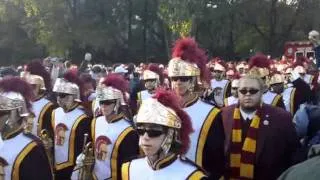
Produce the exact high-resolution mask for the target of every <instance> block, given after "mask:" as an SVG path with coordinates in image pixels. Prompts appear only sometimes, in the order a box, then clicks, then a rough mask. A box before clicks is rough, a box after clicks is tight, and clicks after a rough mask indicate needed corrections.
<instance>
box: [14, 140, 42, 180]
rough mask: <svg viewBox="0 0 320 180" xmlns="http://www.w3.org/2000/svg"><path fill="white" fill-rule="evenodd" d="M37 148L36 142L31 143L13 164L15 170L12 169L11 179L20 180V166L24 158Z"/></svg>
mask: <svg viewBox="0 0 320 180" xmlns="http://www.w3.org/2000/svg"><path fill="white" fill-rule="evenodd" d="M36 146H37V143H36V142H31V143H29V144H28V145H27V146H26V147H25V148H24V149H23V150H22V151H21V152H20V153H19V155H18V156H17V159H16V160H15V162H14V164H13V169H12V174H11V178H12V179H14V180H19V179H20V176H19V175H20V165H21V163H22V161H23V160H24V158H25V157H26V156H27V155H28V154H29V153H30V152H31V150H32V149H33V148H34V147H36Z"/></svg>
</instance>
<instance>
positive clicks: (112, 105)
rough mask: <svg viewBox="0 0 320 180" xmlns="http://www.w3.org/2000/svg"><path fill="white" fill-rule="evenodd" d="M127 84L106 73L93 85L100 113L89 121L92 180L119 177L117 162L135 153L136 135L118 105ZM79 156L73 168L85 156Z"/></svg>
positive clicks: (126, 159)
mask: <svg viewBox="0 0 320 180" xmlns="http://www.w3.org/2000/svg"><path fill="white" fill-rule="evenodd" d="M128 86H129V84H128V82H127V81H126V79H124V77H123V76H121V75H118V74H110V75H108V76H107V77H105V78H104V80H103V81H102V83H101V85H99V86H98V87H97V90H96V94H97V97H96V98H97V99H96V101H97V102H98V103H99V104H100V109H101V111H102V114H103V116H100V117H97V118H95V119H93V121H92V123H91V136H92V139H93V145H94V146H93V147H94V155H95V157H94V158H95V163H94V165H93V167H92V172H90V174H92V177H93V178H94V179H98V180H100V179H101V180H104V179H115V180H117V179H119V180H120V179H121V173H120V172H121V165H122V164H123V163H124V162H127V161H129V160H131V159H132V158H135V157H137V156H138V155H139V146H138V144H139V137H138V135H137V133H136V131H134V129H133V127H132V125H131V124H130V122H129V121H128V120H127V119H126V118H125V116H124V114H123V112H122V108H121V106H123V105H126V103H125V102H124V101H125V99H126V98H125V93H126V92H127V90H128ZM80 156H81V157H80V159H81V160H80V162H79V163H78V164H77V167H76V169H77V168H81V166H82V164H84V163H83V160H84V158H85V157H84V156H83V155H82V154H81V155H80ZM78 159H79V158H78ZM77 161H78V160H77ZM78 174H80V173H79V171H75V172H74V173H73V177H72V178H73V179H78V178H76V177H77V175H78Z"/></svg>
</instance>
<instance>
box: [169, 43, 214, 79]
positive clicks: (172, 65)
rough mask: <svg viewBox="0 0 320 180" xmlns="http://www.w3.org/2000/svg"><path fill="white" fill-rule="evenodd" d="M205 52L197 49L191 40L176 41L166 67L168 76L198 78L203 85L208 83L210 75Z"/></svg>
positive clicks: (196, 45)
mask: <svg viewBox="0 0 320 180" xmlns="http://www.w3.org/2000/svg"><path fill="white" fill-rule="evenodd" d="M206 64H207V56H206V54H205V51H204V50H202V49H200V48H199V47H198V44H197V43H196V41H195V40H194V39H193V38H183V39H179V40H177V41H176V43H175V46H174V48H173V52H172V59H171V60H170V61H169V65H168V76H169V77H175V76H191V77H199V78H200V80H201V81H202V82H198V83H203V82H206V83H207V84H209V82H210V73H209V71H208V68H207V67H206Z"/></svg>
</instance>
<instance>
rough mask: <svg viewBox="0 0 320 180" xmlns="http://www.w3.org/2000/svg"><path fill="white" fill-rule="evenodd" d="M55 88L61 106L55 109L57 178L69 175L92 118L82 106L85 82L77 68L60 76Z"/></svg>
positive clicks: (67, 177)
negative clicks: (79, 76)
mask: <svg viewBox="0 0 320 180" xmlns="http://www.w3.org/2000/svg"><path fill="white" fill-rule="evenodd" d="M53 92H55V93H56V95H57V101H58V104H59V107H58V108H57V109H55V110H53V112H52V127H53V129H54V157H55V159H54V160H55V178H56V179H70V177H71V174H72V171H73V168H74V166H75V163H76V157H77V156H78V155H79V154H80V153H81V152H82V149H83V148H84V147H83V142H84V137H83V136H84V134H89V129H90V120H89V117H88V116H87V115H86V113H85V110H84V108H83V107H82V106H80V102H81V99H80V95H81V92H82V85H81V82H80V81H79V79H78V77H77V74H76V72H75V71H70V70H69V71H68V72H66V73H65V75H64V77H63V78H58V79H57V80H56V82H55V84H54V87H53Z"/></svg>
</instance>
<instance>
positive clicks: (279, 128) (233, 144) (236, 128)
mask: <svg viewBox="0 0 320 180" xmlns="http://www.w3.org/2000/svg"><path fill="white" fill-rule="evenodd" d="M264 91H265V85H264V82H263V80H262V79H261V78H260V77H259V74H248V75H246V76H244V77H242V78H241V79H240V82H239V90H238V93H239V94H238V95H239V104H234V105H231V106H228V107H224V108H222V110H221V111H222V118H223V123H224V128H225V133H226V141H225V152H226V155H227V156H228V157H229V158H228V161H227V162H226V166H227V170H226V174H225V178H227V179H230V178H233V179H259V180H260V179H261V180H264V179H266V180H267V179H268V180H269V179H276V178H277V177H278V176H279V175H280V174H281V173H282V172H283V171H284V170H286V169H287V168H288V167H290V165H291V164H292V163H293V156H294V153H295V152H296V150H297V147H298V146H299V141H298V138H297V134H296V132H295V129H294V125H293V123H292V116H291V114H290V113H288V112H287V111H285V110H283V109H281V108H276V107H272V106H270V105H267V104H265V103H263V101H262V96H263V92H264Z"/></svg>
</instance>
